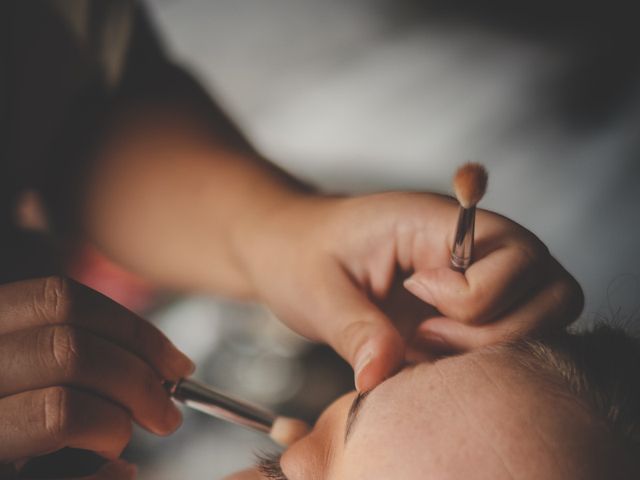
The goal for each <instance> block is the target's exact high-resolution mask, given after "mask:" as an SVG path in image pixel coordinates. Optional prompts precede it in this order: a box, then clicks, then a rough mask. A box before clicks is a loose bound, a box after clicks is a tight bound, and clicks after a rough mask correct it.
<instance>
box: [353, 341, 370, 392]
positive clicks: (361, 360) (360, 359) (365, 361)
mask: <svg viewBox="0 0 640 480" xmlns="http://www.w3.org/2000/svg"><path fill="white" fill-rule="evenodd" d="M372 359H373V352H372V351H371V350H370V349H369V348H368V347H364V348H362V349H361V351H360V352H358V354H357V355H356V363H355V368H354V377H355V385H356V390H358V391H361V388H360V387H361V382H360V381H359V378H360V373H362V371H363V370H364V369H365V368H366V367H367V365H369V364H370V363H371V360H372Z"/></svg>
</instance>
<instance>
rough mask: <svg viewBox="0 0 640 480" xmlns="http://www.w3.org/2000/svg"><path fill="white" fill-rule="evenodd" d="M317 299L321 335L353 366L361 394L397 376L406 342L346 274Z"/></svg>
mask: <svg viewBox="0 0 640 480" xmlns="http://www.w3.org/2000/svg"><path fill="white" fill-rule="evenodd" d="M332 277H333V278H332V279H331V281H330V282H327V284H326V285H330V286H328V287H327V288H326V289H324V295H321V296H319V297H317V299H318V301H319V305H321V309H320V310H318V311H317V314H319V315H318V317H317V318H318V324H319V325H320V329H319V330H320V335H321V337H322V339H323V340H324V341H326V342H327V343H328V344H329V345H330V346H331V347H333V348H334V349H335V350H336V352H338V354H339V355H340V356H342V358H344V359H345V360H346V361H347V362H349V364H350V365H351V366H352V367H353V370H354V376H355V386H356V389H357V390H358V391H360V392H365V391H368V390H371V389H372V388H374V387H376V386H377V385H378V384H379V383H381V382H382V381H384V380H385V379H386V378H388V377H389V376H391V375H393V374H394V373H395V372H396V371H397V370H398V369H399V368H400V367H401V365H402V362H403V360H404V341H403V339H402V337H401V336H400V333H399V332H398V330H397V329H396V328H395V327H394V325H393V323H392V322H391V320H389V318H387V316H386V315H385V314H384V313H382V311H381V310H380V309H378V307H377V306H376V305H374V304H373V303H372V302H371V301H370V300H369V299H368V298H367V295H366V294H365V293H364V292H363V291H362V290H361V289H360V288H359V287H358V286H356V285H355V284H354V283H353V281H352V280H351V279H350V278H349V277H348V276H347V275H346V274H345V273H344V272H342V271H340V272H339V273H338V274H337V275H334V276H332Z"/></svg>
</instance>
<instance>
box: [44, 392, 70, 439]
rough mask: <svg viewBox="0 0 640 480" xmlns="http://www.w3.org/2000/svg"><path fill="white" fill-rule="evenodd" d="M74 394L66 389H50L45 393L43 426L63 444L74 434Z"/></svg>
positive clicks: (52, 436) (50, 435) (49, 434)
mask: <svg viewBox="0 0 640 480" xmlns="http://www.w3.org/2000/svg"><path fill="white" fill-rule="evenodd" d="M71 403H72V393H71V391H70V390H69V389H68V388H65V387H59V386H57V387H50V388H47V389H46V390H45V391H44V397H43V425H44V430H45V432H46V434H47V435H48V436H49V437H50V438H51V439H52V440H53V441H54V442H55V443H58V444H61V445H62V444H63V443H64V441H65V439H66V438H67V437H69V436H70V435H71V433H72V418H73V417H72V414H73V408H72V405H71Z"/></svg>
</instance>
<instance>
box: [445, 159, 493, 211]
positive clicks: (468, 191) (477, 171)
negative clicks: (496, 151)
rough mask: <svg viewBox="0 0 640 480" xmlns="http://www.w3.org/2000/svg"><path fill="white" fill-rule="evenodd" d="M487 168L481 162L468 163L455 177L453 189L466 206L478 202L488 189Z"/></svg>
mask: <svg viewBox="0 0 640 480" xmlns="http://www.w3.org/2000/svg"><path fill="white" fill-rule="evenodd" d="M487 180H488V174H487V170H486V169H485V168H484V167H483V166H482V165H480V164H479V163H467V164H465V165H463V166H462V167H460V168H459V169H458V171H457V172H456V174H455V176H454V177H453V190H454V192H455V194H456V198H457V199H458V201H459V202H460V205H462V206H463V207H464V208H471V207H474V206H476V205H477V204H478V202H479V201H480V200H481V199H482V197H483V196H484V194H485V192H486V191H487Z"/></svg>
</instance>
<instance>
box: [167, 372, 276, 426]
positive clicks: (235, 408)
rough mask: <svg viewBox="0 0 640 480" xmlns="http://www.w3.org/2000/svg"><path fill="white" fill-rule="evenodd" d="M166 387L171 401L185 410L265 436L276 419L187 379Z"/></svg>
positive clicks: (267, 413)
mask: <svg viewBox="0 0 640 480" xmlns="http://www.w3.org/2000/svg"><path fill="white" fill-rule="evenodd" d="M166 388H167V390H168V391H169V394H170V395H171V396H172V397H173V398H174V399H175V400H177V401H178V402H181V403H184V404H185V405H187V406H188V407H191V408H193V409H195V410H198V411H200V412H203V413H206V414H207V415H211V416H213V417H216V418H221V419H222V420H227V421H228V422H232V423H235V424H237V425H242V426H244V427H248V428H251V429H253V430H258V431H260V432H264V433H267V434H268V433H269V432H270V431H271V427H272V426H273V422H274V421H275V419H276V416H275V414H273V413H271V412H268V411H267V410H263V409H261V408H259V407H256V406H255V405H251V404H249V403H247V402H243V401H241V400H238V399H235V398H232V397H229V396H227V395H224V394H222V393H220V392H218V391H216V390H214V389H212V388H210V387H208V386H207V385H204V384H203V383H200V382H198V381H196V380H192V379H190V378H183V379H181V380H178V382H176V383H167V384H166Z"/></svg>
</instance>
